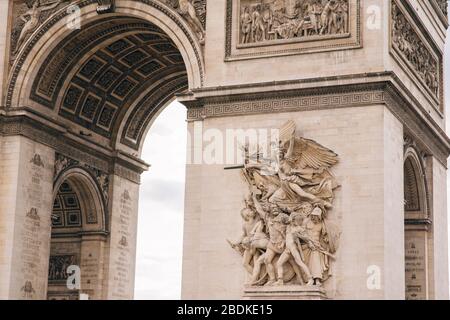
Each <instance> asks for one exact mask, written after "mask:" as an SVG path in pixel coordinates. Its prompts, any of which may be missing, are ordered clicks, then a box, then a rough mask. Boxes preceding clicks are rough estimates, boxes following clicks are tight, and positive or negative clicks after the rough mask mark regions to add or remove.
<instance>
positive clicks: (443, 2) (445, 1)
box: [432, 0, 448, 17]
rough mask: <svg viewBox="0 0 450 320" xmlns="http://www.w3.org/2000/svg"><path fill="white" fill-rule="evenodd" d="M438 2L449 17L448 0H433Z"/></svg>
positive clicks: (439, 6) (440, 8)
mask: <svg viewBox="0 0 450 320" xmlns="http://www.w3.org/2000/svg"><path fill="white" fill-rule="evenodd" d="M432 1H433V2H434V3H436V4H437V6H438V8H439V10H441V12H442V13H443V14H444V16H445V17H448V0H432Z"/></svg>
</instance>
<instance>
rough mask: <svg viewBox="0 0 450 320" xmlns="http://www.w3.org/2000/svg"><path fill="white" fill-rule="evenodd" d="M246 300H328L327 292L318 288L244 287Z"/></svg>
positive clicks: (287, 286)
mask: <svg viewBox="0 0 450 320" xmlns="http://www.w3.org/2000/svg"><path fill="white" fill-rule="evenodd" d="M243 299H244V300H327V296H326V293H325V290H324V289H323V288H321V287H317V286H294V285H292V286H289V285H286V286H266V287H255V286H246V287H244V294H243Z"/></svg>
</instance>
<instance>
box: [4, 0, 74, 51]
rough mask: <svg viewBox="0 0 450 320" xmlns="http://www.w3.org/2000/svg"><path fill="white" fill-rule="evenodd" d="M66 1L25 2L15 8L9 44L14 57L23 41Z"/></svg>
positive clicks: (31, 0) (39, 0)
mask: <svg viewBox="0 0 450 320" xmlns="http://www.w3.org/2000/svg"><path fill="white" fill-rule="evenodd" d="M67 1H68V0H27V1H25V3H24V4H23V5H22V6H19V7H18V8H17V11H18V12H17V13H18V16H17V19H16V21H15V24H14V27H13V30H12V35H11V42H12V45H11V47H12V53H13V55H16V54H17V52H18V51H19V50H20V48H21V47H22V45H23V44H24V42H25V40H26V39H28V37H29V36H30V35H31V34H32V33H33V32H34V31H35V30H36V29H37V28H38V26H39V25H40V23H42V21H43V20H44V19H45V18H46V17H47V14H49V13H51V12H52V11H53V10H54V9H56V8H57V7H58V6H59V5H60V4H61V3H63V2H67Z"/></svg>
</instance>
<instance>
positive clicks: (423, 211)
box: [403, 148, 430, 220]
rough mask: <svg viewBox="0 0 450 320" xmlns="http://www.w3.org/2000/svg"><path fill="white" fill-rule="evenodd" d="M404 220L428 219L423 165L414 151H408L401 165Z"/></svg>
mask: <svg viewBox="0 0 450 320" xmlns="http://www.w3.org/2000/svg"><path fill="white" fill-rule="evenodd" d="M403 186H404V191H403V192H404V201H405V205H404V209H405V219H407V220H408V219H427V218H430V217H429V215H430V214H429V212H428V210H429V205H428V191H427V185H426V179H425V174H424V169H423V164H422V163H421V161H420V158H419V156H418V155H417V153H416V151H415V150H414V149H412V148H410V149H408V151H407V152H406V154H405V161H404V165H403Z"/></svg>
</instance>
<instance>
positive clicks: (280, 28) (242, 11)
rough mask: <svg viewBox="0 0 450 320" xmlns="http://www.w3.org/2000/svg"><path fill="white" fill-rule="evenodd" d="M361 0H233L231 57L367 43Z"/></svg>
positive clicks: (229, 19) (229, 31)
mask: <svg viewBox="0 0 450 320" xmlns="http://www.w3.org/2000/svg"><path fill="white" fill-rule="evenodd" d="M360 6H361V3H360V0H317V1H310V0H227V13H226V14H227V26H226V33H227V35H226V54H225V58H226V60H233V59H248V58H257V57H261V56H268V55H270V56H273V55H288V54H299V53H306V52H317V51H331V50H342V49H348V48H359V47H361V27H360V16H361V12H360V11H361V9H360Z"/></svg>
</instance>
